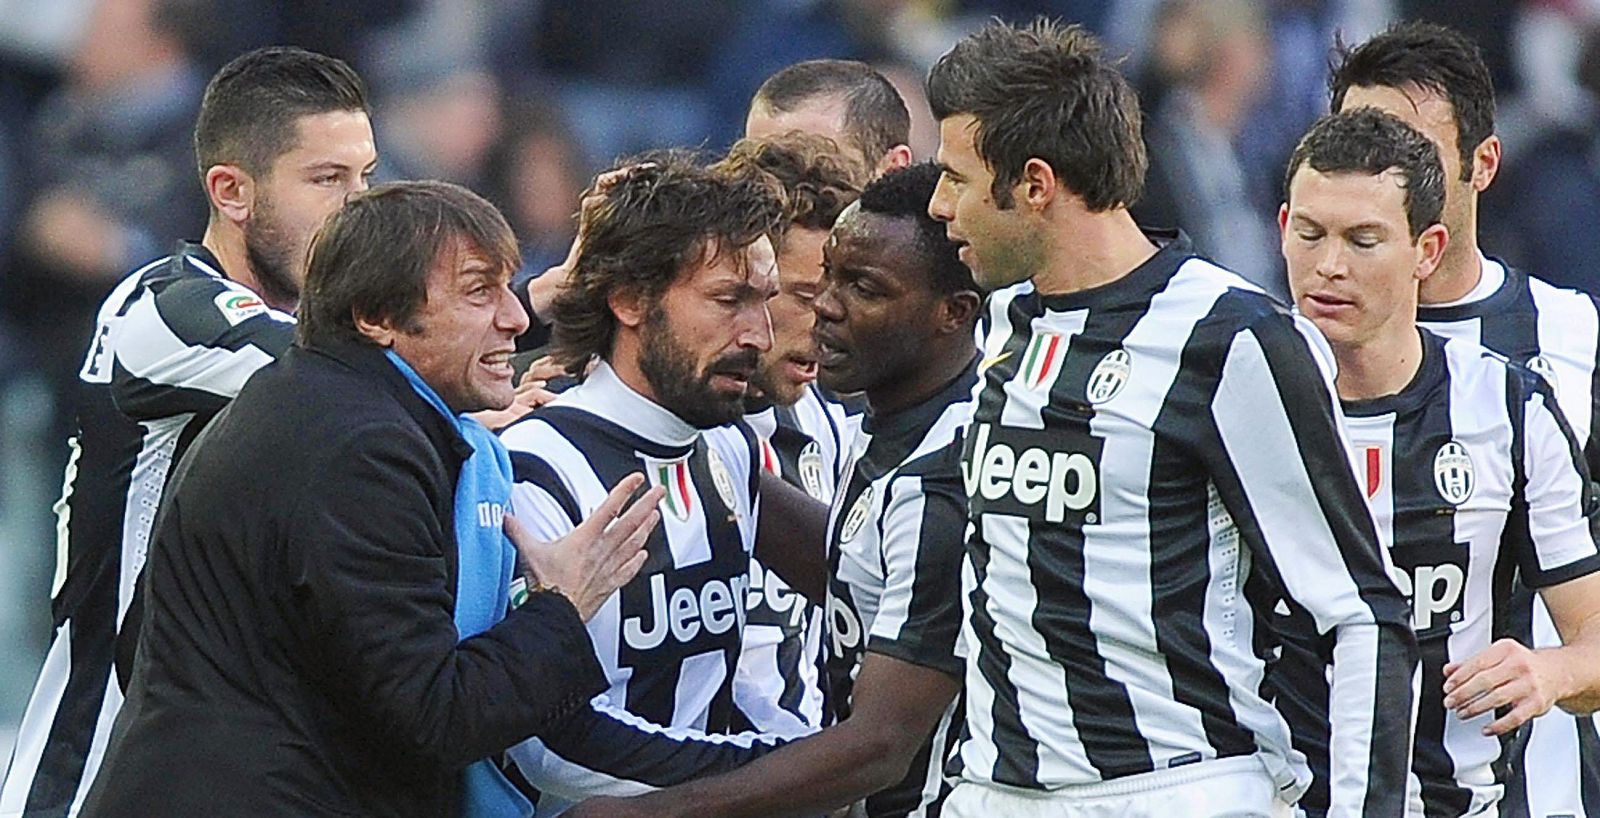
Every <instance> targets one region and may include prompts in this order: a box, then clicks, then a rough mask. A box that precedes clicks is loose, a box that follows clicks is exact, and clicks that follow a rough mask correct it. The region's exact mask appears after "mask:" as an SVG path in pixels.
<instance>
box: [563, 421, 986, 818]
mask: <svg viewBox="0 0 1600 818" xmlns="http://www.w3.org/2000/svg"><path fill="white" fill-rule="evenodd" d="M959 456H960V444H959V442H957V443H955V444H952V445H950V446H948V447H946V448H945V449H944V450H942V451H940V452H937V453H935V454H933V455H930V456H929V457H928V458H925V459H924V460H922V461H918V462H919V463H921V464H923V465H925V466H928V467H930V468H929V469H928V471H930V472H932V475H931V476H930V475H917V474H913V475H910V476H905V477H900V478H897V479H896V480H895V481H894V482H893V484H892V485H891V487H890V492H891V494H890V498H889V500H888V502H887V505H886V507H885V509H884V516H883V520H882V525H883V531H884V533H883V559H884V566H885V575H884V591H883V596H882V598H881V603H880V607H879V610H878V615H877V616H876V617H874V619H873V622H872V630H871V632H870V633H868V634H867V636H866V638H867V653H866V656H865V658H864V659H863V661H862V663H861V670H860V673H859V674H858V675H857V676H856V681H855V685H854V688H853V690H852V695H851V700H850V717H849V718H848V719H846V720H845V721H843V722H841V723H839V724H837V725H834V726H832V727H829V728H827V729H826V730H823V731H822V732H821V733H819V734H817V735H816V736H814V737H812V738H809V739H806V740H804V741H798V742H795V743H794V744H791V745H789V746H787V747H784V748H782V749H780V750H777V751H775V752H773V753H771V754H770V755H767V756H766V757H764V758H762V759H760V760H758V761H755V762H753V763H751V764H750V765H749V766H747V767H742V768H740V769H738V770H737V771H735V772H732V773H728V774H726V775H720V776H716V777H714V778H707V779H702V780H700V781H695V782H693V783H690V784H686V785H684V786H682V787H674V788H672V789H670V790H663V791H661V792H658V793H654V794H652V795H649V796H646V797H643V798H639V799H634V800H631V801H626V802H622V801H614V800H605V801H601V802H598V803H594V804H586V805H585V807H584V809H585V810H586V811H584V812H581V813H578V814H579V815H593V816H602V815H624V816H625V815H639V816H646V815H684V816H690V815H693V816H713V815H714V816H739V815H748V816H769V815H770V816H775V815H815V814H817V813H820V812H825V811H827V810H831V809H835V808H838V807H843V806H846V805H848V804H851V803H854V802H856V801H859V800H861V799H862V798H866V797H867V796H870V795H872V794H873V793H876V792H879V791H881V790H883V789H885V788H887V787H890V786H893V785H895V784H897V783H899V782H900V781H902V780H903V779H904V778H905V777H906V773H907V772H908V770H909V768H910V765H911V763H912V761H913V759H915V758H916V756H917V755H918V753H919V752H920V750H921V749H922V748H923V746H924V745H925V744H926V743H927V741H928V737H929V736H930V735H931V734H932V733H933V730H934V728H935V727H936V726H937V725H938V723H939V719H940V717H941V716H942V715H943V714H944V712H945V710H946V709H947V708H948V707H949V706H950V703H951V702H952V701H953V700H954V699H955V697H956V695H957V694H959V693H960V692H961V673H962V670H963V663H962V660H961V659H960V658H959V657H958V655H957V640H958V638H959V637H958V633H959V630H960V627H961V616H962V612H961V601H960V585H961V560H962V554H963V542H962V537H963V535H964V532H965V529H966V525H965V523H966V494H965V493H964V490H963V489H962V488H961V486H960V484H959V481H958V480H957V479H956V478H955V477H954V475H955V474H956V471H955V470H956V468H957V465H958V460H957V459H958V458H959ZM939 749H940V748H935V750H936V751H937V750H939Z"/></svg>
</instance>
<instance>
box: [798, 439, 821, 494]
mask: <svg viewBox="0 0 1600 818" xmlns="http://www.w3.org/2000/svg"><path fill="white" fill-rule="evenodd" d="M797 465H798V466H799V468H800V483H801V485H803V486H804V487H805V490H806V494H809V495H811V496H812V497H813V498H815V499H817V500H821V501H822V502H824V503H826V502H828V497H827V496H826V494H825V493H824V492H823V490H822V447H821V446H819V445H817V442H816V441H815V440H813V441H811V442H810V443H807V444H806V447H805V448H804V449H801V450H800V460H799V462H798V464H797Z"/></svg>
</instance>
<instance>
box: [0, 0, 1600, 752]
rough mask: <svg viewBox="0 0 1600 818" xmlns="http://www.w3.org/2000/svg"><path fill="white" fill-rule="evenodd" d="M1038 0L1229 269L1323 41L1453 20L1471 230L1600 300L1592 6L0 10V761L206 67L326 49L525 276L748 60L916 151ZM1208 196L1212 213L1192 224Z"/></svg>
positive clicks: (182, 163)
mask: <svg viewBox="0 0 1600 818" xmlns="http://www.w3.org/2000/svg"><path fill="white" fill-rule="evenodd" d="M1037 13H1045V14H1050V15H1053V16H1059V17H1062V18H1064V19H1068V20H1076V21H1079V22H1082V23H1084V24H1085V25H1087V26H1088V27H1090V28H1091V29H1093V30H1095V31H1097V32H1098V33H1099V34H1100V35H1101V36H1102V37H1103V38H1104V39H1105V40H1106V42H1107V44H1108V48H1109V49H1110V50H1111V51H1112V52H1114V53H1116V54H1121V55H1126V57H1127V62H1126V69H1127V72H1128V73H1129V75H1130V76H1131V77H1133V78H1134V79H1135V80H1136V82H1137V84H1138V87H1139V88H1140V91H1141V93H1142V94H1143V99H1144V103H1145V106H1146V114H1147V119H1146V136H1147V139H1149V140H1159V141H1160V144H1163V145H1166V146H1170V149H1169V150H1163V151H1161V152H1160V153H1158V154H1157V155H1155V156H1154V157H1153V159H1154V161H1155V162H1156V163H1157V165H1156V170H1155V171H1154V172H1153V173H1152V177H1151V182H1150V187H1151V190H1150V191H1149V193H1148V198H1149V200H1150V204H1151V205H1154V204H1155V203H1156V202H1161V201H1169V202H1170V201H1174V200H1175V199H1174V197H1175V196H1176V200H1181V201H1186V202H1187V203H1188V204H1189V205H1190V207H1191V208H1192V209H1190V210H1189V211H1188V213H1189V214H1190V215H1189V216H1186V217H1184V218H1183V219H1182V220H1185V221H1187V220H1189V219H1194V220H1195V222H1194V223H1193V224H1185V226H1186V227H1188V228H1189V229H1191V231H1192V232H1194V233H1195V238H1196V240H1197V243H1198V244H1200V246H1201V249H1202V250H1203V251H1208V252H1210V253H1212V254H1213V255H1216V256H1218V257H1219V258H1220V260H1222V261H1224V262H1226V263H1229V264H1230V265H1231V266H1234V267H1236V268H1240V269H1245V268H1259V269H1269V268H1270V269H1277V268H1278V267H1279V265H1281V262H1280V261H1279V260H1278V258H1277V251H1276V239H1275V235H1274V234H1275V228H1274V227H1273V218H1274V214H1275V212H1276V208H1277V204H1278V201H1279V189H1280V186H1281V181H1280V177H1281V174H1282V167H1283V164H1284V161H1285V160H1286V158H1287V156H1288V153H1289V151H1290V149H1291V148H1292V147H1293V144H1294V141H1295V140H1296V139H1297V137H1298V136H1299V135H1300V133H1301V132H1302V131H1303V130H1304V129H1305V127H1306V126H1307V125H1309V124H1310V122H1311V121H1312V120H1313V119H1314V118H1315V117H1316V116H1317V115H1318V114H1319V113H1321V112H1323V111H1324V110H1325V109H1326V100H1327V94H1326V90H1325V87H1324V85H1325V73H1326V61H1327V56H1328V53H1329V49H1330V48H1331V46H1332V45H1333V43H1334V41H1335V36H1336V32H1343V36H1344V38H1345V39H1346V40H1349V41H1359V40H1361V39H1364V38H1365V37H1366V36H1368V35H1370V34H1371V33H1374V32H1375V31H1377V30H1379V29H1381V28H1382V27H1383V26H1384V25H1385V24H1386V23H1387V22H1389V21H1390V20H1392V19H1396V18H1400V17H1423V18H1429V19H1434V20H1437V21H1439V22H1444V23H1448V24H1450V25H1454V26H1457V27H1459V28H1461V29H1463V30H1464V31H1466V32H1467V33H1468V34H1469V35H1471V36H1472V37H1474V38H1475V39H1476V40H1477V41H1478V42H1479V43H1480V45H1481V46H1482V47H1483V49H1484V52H1485V56H1486V58H1487V60H1488V62H1489V65H1490V67H1491V69H1492V70H1493V71H1494V73H1495V82H1496V85H1497V87H1498V88H1499V89H1500V116H1499V132H1500V134H1501V136H1502V137H1503V138H1504V140H1505V143H1506V157H1507V159H1506V161H1505V163H1504V165H1503V169H1502V173H1501V176H1500V178H1499V179H1498V180H1497V181H1496V183H1495V185H1494V187H1493V188H1492V189H1491V190H1490V191H1489V193H1488V195H1487V196H1486V197H1485V199H1484V213H1483V214H1482V221H1481V223H1480V231H1481V232H1482V235H1483V243H1484V245H1485V247H1486V249H1487V250H1489V251H1490V252H1492V253H1496V254H1499V255H1502V256H1503V257H1505V258H1506V259H1507V260H1509V261H1511V262H1512V263H1514V264H1518V265H1520V266H1522V267H1524V268H1525V269H1527V270H1529V271H1530V272H1532V273H1534V274H1536V275H1539V276H1541V277H1544V278H1546V279H1548V280H1551V281H1555V282H1559V283H1562V284H1565V285H1568V286H1574V287H1579V288H1582V289H1586V290H1590V291H1596V290H1600V128H1597V124H1600V121H1597V120H1600V0H338V1H337V2H331V3H330V2H321V1H320V0H278V1H277V2H272V0H0V754H3V755H4V756H6V757H9V754H10V747H11V744H12V741H13V738H14V730H15V727H16V723H17V721H18V720H19V719H20V717H21V712H22V708H23V705H24V704H25V703H26V700H27V696H28V693H29V690H30V689H31V686H32V684H33V680H34V676H35V673H36V672H37V670H38V665H39V662H40V661H41V660H42V659H43V655H44V650H45V648H46V646H47V645H48V641H49V633H48V630H49V607H48V606H49V600H48V597H49V591H50V585H51V579H52V575H53V571H54V565H55V549H54V520H53V517H52V516H51V514H50V505H51V503H52V502H53V501H54V500H55V499H56V497H57V495H58V494H59V492H60V485H61V467H62V464H63V462H64V459H65V454H66V447H65V437H66V433H67V429H68V426H69V423H70V417H69V416H68V411H67V409H66V408H65V404H66V400H65V399H64V394H65V390H66V389H67V388H68V387H69V385H70V383H71V381H72V378H73V377H74V374H75V372H76V368H77V366H78V363H79V361H80V360H81V357H82V351H83V347H84V344H85V341H86V335H87V332H88V329H89V327H90V325H91V323H92V316H93V312H94V310H95V307H96V306H97V304H98V303H99V301H100V299H101V298H102V297H103V295H104V294H105V292H106V291H108V290H109V289H110V288H111V286H112V284H113V283H114V282H115V280H116V279H117V278H118V277H119V276H120V275H122V274H123V273H125V272H126V271H128V270H129V269H131V268H133V267H134V266H136V265H137V264H139V263H141V262H142V261H145V260H147V259H149V258H152V257H155V256H158V255H161V254H163V253H164V252H166V250H167V249H168V247H169V245H170V242H171V241H172V240H173V239H176V238H179V237H191V238H198V237H199V235H200V233H201V232H202V230H203V227H204V221H205V203H204V199H203V197H202V194H201V192H200V189H199V185H198V184H197V183H196V177H195V170H194V168H193V158H192V153H191V150H190V145H189V137H190V129H191V126H192V124H193V120H194V114H195V110H196V108H197V106H198V103H199V97H200V91H201V89H202V88H203V86H204V83H205V80H206V78H207V77H208V76H209V75H210V73H211V72H213V71H214V70H215V69H216V68H217V67H218V66H220V65H221V64H222V63H223V62H225V61H226V60H227V59H229V58H230V57H232V56H234V55H235V54H237V53H239V52H240V51H242V50H244V49H247V48H251V47H254V46H258V45H266V44H271V43H292V44H296V45H301V46H305V47H308V48H312V49H316V50H319V51H323V52H325V53H329V54H333V55H336V56H339V57H342V58H344V59H346V60H349V61H350V62H351V63H352V64H353V65H355V67H356V68H357V70H358V71H360V72H361V73H362V75H363V76H364V77H365V78H366V80H367V82H368V85H369V88H370V91H371V93H372V99H373V104H374V124H375V127H376V131H377V138H378V143H379V145H378V146H379V153H380V155H381V156H382V161H381V165H380V169H379V172H378V176H379V178H380V179H395V178H418V177H434V178H443V179H448V180H451V181H455V182H459V183H463V184H466V185H468V186H470V187H472V188H474V189H476V190H478V191H480V192H482V193H484V194H486V195H488V196H489V197H490V198H491V199H493V200H494V201H496V202H497V203H498V204H499V205H500V206H501V207H502V208H503V209H505V211H506V213H507V216H508V217H509V218H510V220H511V222H512V225H513V227H514V228H515V229H516V230H517V232H518V236H519V238H520V239H521V240H522V242H523V247H524V253H525V256H526V259H527V265H526V270H525V272H526V273H527V274H530V275H531V274H533V273H535V272H537V271H541V270H543V269H544V268H545V267H546V266H548V265H550V264H552V263H554V262H556V261H558V260H559V259H560V258H561V256H562V255H564V253H565V248H566V246H567V244H568V242H569V241H570V239H571V230H572V223H571V212H572V210H573V209H574V205H575V203H576V201H577V195H578V192H579V191H580V190H581V189H582V187H583V186H584V184H585V183H586V181H587V179H588V178H589V176H590V175H591V174H592V173H593V172H594V171H595V170H597V169H599V168H601V167H604V166H605V165H606V164H608V163H609V162H610V160H611V159H612V158H613V157H616V156H618V155H621V154H626V153H630V152H633V151H637V150H641V149H645V148H651V147H659V146H663V145H704V146H706V147H709V148H713V149H716V148H721V147H723V146H726V145H727V144H728V143H729V142H731V141H732V139H734V138H735V137H736V136H737V135H738V133H739V131H740V130H741V129H742V127H743V120H744V109H745V105H746V103H747V101H748V100H749V97H750V94H751V93H752V92H753V91H754V90H755V88H756V86H757V85H759V84H760V82H761V80H762V79H763V78H764V77H765V76H767V75H768V74H770V73H771V72H772V71H774V70H776V69H778V68H781V67H782V66H784V65H787V64H789V63H792V62H796V61H799V60H802V59H808V58H812V57H823V56H828V57H846V58H853V59H861V60H866V61H869V62H871V63H873V64H874V65H876V66H877V67H879V68H880V70H883V71H884V72H885V73H886V74H887V75H888V76H889V77H890V78H891V79H892V80H893V81H894V82H895V83H896V85H897V86H899V87H900V90H901V93H902V94H903V95H904V96H905V97H906V99H907V101H908V103H909V104H910V106H911V108H912V116H913V142H914V144H913V146H912V147H913V148H914V149H915V150H916V152H917V155H918V157H919V158H926V157H931V155H932V152H933V149H934V147H935V145H936V141H937V135H936V131H935V127H934V124H933V123H932V121H931V120H930V119H929V117H928V114H927V110H926V102H925V100H924V98H923V96H922V93H921V90H920V85H921V78H922V76H923V75H924V73H925V71H926V69H927V67H928V66H929V65H930V64H931V63H932V62H933V61H934V60H935V59H937V57H938V56H939V55H940V54H941V53H943V52H944V50H945V49H947V48H948V47H949V46H950V45H951V44H952V43H954V42H955V40H956V39H957V38H959V37H960V36H961V35H963V34H964V33H966V32H968V31H970V30H972V29H973V28H975V27H976V26H977V25H978V24H980V23H981V22H982V21H983V20H984V19H985V18H987V17H988V16H990V15H998V16H1001V17H1004V18H1007V19H1013V20H1024V19H1027V18H1028V17H1031V16H1032V15H1034V14H1037ZM1219 169H1220V172H1219ZM1197 179H1200V180H1204V183H1203V184H1202V183H1199V182H1195V181H1194V180H1197ZM1179 191H1181V194H1179ZM1201 191H1205V192H1204V193H1203V194H1202V193H1201ZM1137 212H1138V209H1137V208H1136V213H1137ZM1195 214H1198V215H1195ZM1218 215H1221V216H1222V218H1218V221H1219V222H1221V223H1223V224H1225V225H1227V226H1228V228H1229V229H1228V233H1227V234H1226V235H1223V236H1216V235H1209V234H1208V233H1207V230H1206V228H1205V225H1204V224H1203V220H1204V219H1205V218H1206V217H1208V216H1218ZM1212 232H1217V231H1212Z"/></svg>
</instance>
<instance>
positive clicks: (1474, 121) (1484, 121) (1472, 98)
mask: <svg viewBox="0 0 1600 818" xmlns="http://www.w3.org/2000/svg"><path fill="white" fill-rule="evenodd" d="M1335 54H1336V59H1335V64H1334V66H1333V71H1332V73H1331V74H1330V76H1329V80H1328V90H1329V92H1330V93H1331V94H1332V97H1333V104H1332V107H1333V110H1335V111H1337V110H1339V109H1340V108H1341V107H1342V106H1343V105H1344V98H1345V94H1346V93H1348V92H1349V91H1350V89H1351V88H1379V87H1381V88H1402V87H1404V86H1407V85H1414V86H1416V87H1418V88H1422V89H1425V90H1428V91H1432V92H1433V93H1435V94H1438V95H1440V96H1442V97H1444V98H1445V100H1446V101H1448V102H1449V103H1450V111H1451V113H1452V114H1453V115H1454V117H1455V122H1456V147H1457V149H1458V151H1459V152H1460V154H1461V181H1467V180H1470V179H1471V178H1472V154H1473V151H1475V150H1476V149H1477V147H1478V145H1479V144H1480V143H1482V142H1483V140H1485V139H1488V138H1489V137H1490V136H1491V135H1492V134H1493V133H1494V81H1493V80H1492V79H1490V77H1489V66H1488V65H1487V64H1485V63H1484V61H1483V54H1482V52H1480V51H1479V50H1478V45H1477V43H1474V42H1473V41H1472V40H1470V39H1468V38H1467V36H1466V35H1464V34H1462V33H1461V32H1459V31H1456V30H1455V29H1453V28H1449V27H1447V26H1442V25H1439V24H1437V23H1424V22H1403V23H1396V24H1395V25H1393V26H1390V27H1389V28H1388V29H1387V30H1385V31H1384V32H1383V33H1382V34H1379V35H1377V36H1375V37H1373V38H1372V39H1370V40H1368V41H1366V42H1364V43H1362V44H1361V45H1358V46H1356V47H1354V48H1351V47H1349V46H1347V45H1345V44H1344V43H1343V42H1340V43H1339V44H1338V46H1337V50H1336V52H1335Z"/></svg>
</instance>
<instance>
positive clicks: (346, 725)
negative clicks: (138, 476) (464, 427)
mask: <svg viewBox="0 0 1600 818" xmlns="http://www.w3.org/2000/svg"><path fill="white" fill-rule="evenodd" d="M469 453H470V448H469V447H468V446H467V444H466V442H465V441H463V440H462V439H461V438H460V437H459V436H458V435H457V434H456V432H455V430H454V429H453V428H452V427H451V426H450V424H448V423H447V422H446V421H445V419H444V418H442V417H440V416H439V414H438V413H437V412H435V411H434V410H433V409H432V408H430V407H429V406H428V405H427V404H425V403H424V402H423V401H422V399H421V398H420V397H418V396H417V395H416V393H415V392H414V391H413V390H412V389H411V387H410V385H409V384H407V383H406V381H405V380H404V379H403V378H402V377H401V375H400V374H399V372H398V371H397V370H395V368H394V367H393V366H392V365H391V364H390V363H389V362H388V361H387V360H386V359H385V358H384V357H383V354H382V352H381V351H379V350H378V349H377V348H375V347H371V346H366V345H361V344H354V343H352V344H349V345H341V346H332V347H328V348H314V349H306V348H302V347H298V346H297V347H295V348H293V349H291V350H290V351H289V352H288V353H286V354H285V355H284V357H283V358H282V359H281V360H280V361H278V362H277V363H275V364H272V365H270V366H268V367H266V368H265V369H263V370H262V371H261V372H259V373H258V374H256V375H255V377H253V378H252V379H251V380H250V382H249V383H247V384H246V385H245V387H244V390H243V391H241V392H240V394H239V397H238V398H237V399H235V400H234V402H233V403H232V404H231V405H230V406H229V407H228V408H227V409H226V410H224V411H223V412H222V413H221V414H219V415H218V416H217V418H216V419H215V420H214V421H213V422H212V423H211V424H210V425H209V426H208V427H207V429H206V431H205V432H204V433H202V434H201V435H200V436H199V438H197V439H196V441H195V444H194V446H193V447H192V448H191V449H190V451H189V453H188V454H187V455H186V456H185V458H184V459H183V461H182V463H181V464H180V465H179V467H178V471H177V473H176V474H175V476H174V478H173V481H172V485H171V487H170V488H169V490H168V492H167V499H166V501H165V503H164V504H163V507H162V513H161V518H160V519H159V520H158V521H157V524H156V534H155V536H154V541H153V543H152V545H151V548H150V556H149V564H148V566H147V567H146V568H145V572H144V580H143V581H144V582H146V583H147V585H146V587H145V588H144V589H143V590H144V595H145V606H146V610H145V620H144V624H143V629H142V631H141V635H140V637H139V639H140V643H139V649H138V653H137V658H136V659H135V661H134V673H133V680H132V683H131V686H130V688H129V691H128V701H127V703H126V705H125V706H124V707H123V709H122V712H121V714H120V715H119V717H118V720H117V724H116V727H115V729H114V730H113V733H112V738H111V743H110V746H109V749H108V751H107V754H106V760H105V764H104V766H103V767H102V769H101V771H100V774H99V777H98V779H97V780H96V782H95V784H94V787H93V789H92V790H91V794H90V797H89V800H88V804H87V806H86V808H85V810H84V813H83V814H84V815H85V816H102V815H163V816H165V815H207V816H212V815H295V816H301V815H418V816H438V815H447V814H451V813H453V812H454V811H455V810H456V807H457V799H458V793H457V788H456V780H457V777H458V776H457V774H458V772H459V771H460V769H461V768H462V767H463V766H464V765H465V764H467V763H468V762H471V761H473V760H475V759H479V758H483V757H485V756H489V755H491V754H494V753H497V752H499V751H501V750H503V749H505V748H506V747H508V746H510V745H511V744H514V743H516V742H517V741H520V740H522V739H524V738H527V737H529V736H530V735H537V734H541V733H544V732H546V731H550V730H554V729H556V728H557V727H558V726H559V725H560V724H561V723H562V722H563V720H565V719H566V718H567V717H568V716H569V715H570V714H571V713H572V712H573V711H575V710H577V709H579V708H580V706H582V705H585V704H586V703H587V701H588V700H589V699H590V698H591V697H593V696H594V695H596V694H598V693H599V692H601V691H602V690H604V689H605V685H606V682H605V677H604V675H603V674H602V672H601V670H600V667H599V664H598V662H597V661H596V659H595V655H594V649H593V647H592V646H591V644H590V642H589V637H588V634H587V632H586V631H585V629H584V626H583V623H582V622H581V621H580V620H579V618H578V615H577V612H576V611H575V610H574V609H573V607H572V605H571V604H570V603H569V602H567V601H566V599H565V598H563V597H560V596H557V595H554V594H544V593H541V594H535V595H533V597H532V598H531V599H530V600H529V601H528V602H527V603H526V604H524V605H523V606H522V607H520V608H518V609H517V610H515V611H513V612H512V613H511V614H510V615H509V616H508V617H507V618H506V619H505V620H504V621H502V622H501V623H499V624H498V625H496V626H495V627H493V628H491V629H489V630H488V631H486V632H485V633H483V634H481V635H479V636H476V637H473V638H471V639H468V640H466V641H464V642H460V643H459V644H458V642H457V633H456V629H455V624H454V620H453V618H452V617H453V609H454V604H455V599H454V591H455V587H456V543H455V535H454V525H453V522H452V520H453V517H454V507H455V501H454V487H455V481H456V475H457V474H458V473H459V471H460V467H461V463H462V461H463V459H464V456H465V455H467V454H469Z"/></svg>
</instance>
